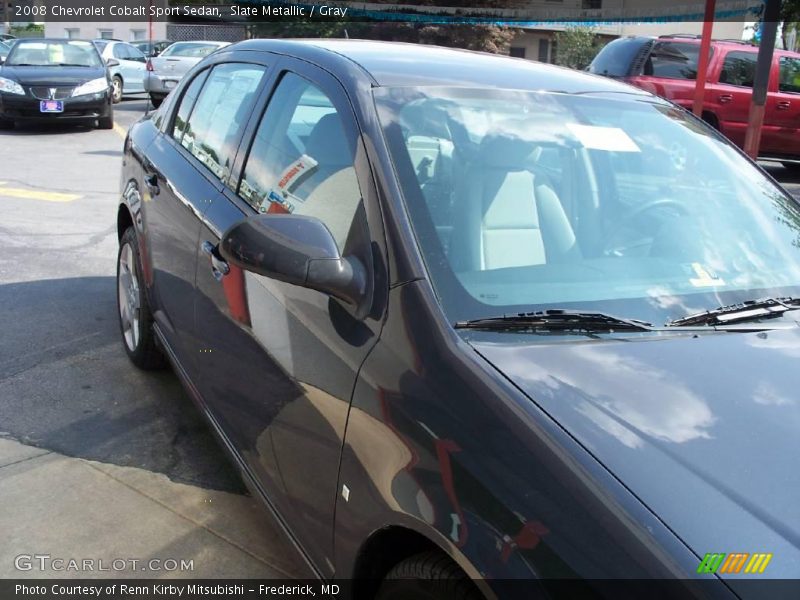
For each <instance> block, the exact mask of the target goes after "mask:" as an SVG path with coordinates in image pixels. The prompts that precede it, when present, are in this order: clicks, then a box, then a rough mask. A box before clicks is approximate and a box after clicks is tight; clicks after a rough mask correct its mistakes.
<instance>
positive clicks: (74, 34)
mask: <svg viewBox="0 0 800 600" xmlns="http://www.w3.org/2000/svg"><path fill="white" fill-rule="evenodd" d="M64 35H65V36H66V37H67V39H70V40H75V39H78V38H79V37H81V30H80V29H78V28H77V27H67V28H66V29H64Z"/></svg>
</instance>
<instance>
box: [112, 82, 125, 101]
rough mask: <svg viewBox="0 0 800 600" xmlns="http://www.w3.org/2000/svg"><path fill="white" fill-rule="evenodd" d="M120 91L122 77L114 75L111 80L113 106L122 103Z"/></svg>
mask: <svg viewBox="0 0 800 600" xmlns="http://www.w3.org/2000/svg"><path fill="white" fill-rule="evenodd" d="M122 90H123V85H122V77H120V76H119V75H114V77H112V78H111V101H112V102H113V103H114V104H119V103H120V102H122Z"/></svg>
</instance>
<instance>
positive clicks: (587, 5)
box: [581, 0, 603, 10]
mask: <svg viewBox="0 0 800 600" xmlns="http://www.w3.org/2000/svg"><path fill="white" fill-rule="evenodd" d="M581 8H582V9H583V10H599V9H601V8H603V0H582V2H581Z"/></svg>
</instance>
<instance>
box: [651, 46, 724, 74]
mask: <svg viewBox="0 0 800 600" xmlns="http://www.w3.org/2000/svg"><path fill="white" fill-rule="evenodd" d="M713 53H714V49H713V47H712V48H711V49H710V51H709V55H708V56H709V58H711V56H712V55H713ZM699 55H700V44H692V43H689V42H667V41H663V42H656V43H655V45H654V46H653V51H652V52H651V53H650V57H649V58H648V59H647V61H646V62H645V65H644V72H643V74H644V75H652V76H653V77H664V78H666V79H697V63H698V58H699Z"/></svg>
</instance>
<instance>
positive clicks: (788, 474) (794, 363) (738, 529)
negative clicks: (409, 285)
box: [465, 327, 800, 578]
mask: <svg viewBox="0 0 800 600" xmlns="http://www.w3.org/2000/svg"><path fill="white" fill-rule="evenodd" d="M465 337H466V339H467V340H468V341H469V342H470V344H471V345H472V346H473V347H474V348H475V349H476V350H477V351H478V352H479V353H480V354H481V355H482V356H483V357H484V358H486V359H487V360H488V361H489V362H490V363H491V364H492V365H494V367H495V368H497V369H498V370H500V371H501V372H502V373H504V374H505V375H506V377H507V378H508V379H510V380H511V382H513V383H514V384H515V385H516V386H517V387H518V388H519V389H521V390H522V391H523V392H524V393H525V394H526V395H527V396H528V397H529V398H530V399H531V400H532V401H533V402H535V403H536V404H537V405H538V406H539V407H541V408H542V409H543V410H544V411H545V412H547V413H548V414H549V415H550V416H551V417H552V418H553V419H555V420H556V421H557V422H558V423H560V425H561V426H562V427H564V428H565V429H566V430H567V431H568V432H569V433H570V434H571V435H572V436H573V437H575V438H576V439H577V440H578V441H579V442H580V443H581V444H582V445H583V446H584V447H585V448H586V449H587V450H588V451H589V452H591V453H592V454H593V455H594V456H595V457H596V458H597V459H598V460H599V461H600V462H602V463H603V464H604V465H605V466H606V467H607V468H608V469H609V470H610V471H611V472H612V473H613V474H614V475H615V476H616V477H618V478H619V479H620V480H621V482H622V483H623V484H624V485H625V486H627V487H628V488H629V489H630V490H631V491H632V493H633V494H635V495H636V496H638V498H639V499H640V500H641V501H642V502H643V503H644V504H646V505H647V506H648V507H650V509H651V510H652V511H653V512H654V513H656V514H657V515H658V516H659V517H660V518H661V519H663V520H664V521H665V523H666V524H667V526H668V527H670V528H671V529H672V530H673V531H674V532H675V533H676V535H678V536H679V537H680V538H681V539H682V540H683V541H684V542H685V543H686V544H687V545H688V546H689V547H690V548H691V549H692V550H693V551H694V552H695V553H696V554H697V555H698V556H700V557H702V556H704V555H705V554H706V553H709V552H724V553H733V552H748V553H755V552H771V553H773V558H772V560H771V562H770V563H769V565H768V568H767V569H766V570H765V572H764V574H763V575H761V576H762V577H784V578H788V577H793V578H796V577H798V576H800V368H798V367H800V328H797V327H792V328H791V329H782V330H775V331H764V332H760V333H755V332H752V333H741V332H737V333H730V332H728V333H722V332H720V333H711V334H703V335H699V336H697V337H692V336H691V335H681V336H676V337H671V338H667V339H663V338H661V339H649V340H648V341H621V340H620V341H617V340H612V341H594V342H593V341H585V342H584V341H575V342H566V343H542V341H543V339H542V338H541V337H539V336H534V337H531V336H530V334H528V337H526V335H525V334H508V333H485V332H469V333H467V334H465ZM561 339H562V340H564V339H565V338H561ZM581 339H582V338H576V340H581ZM742 576H744V575H740V577H742ZM744 577H751V578H752V576H744Z"/></svg>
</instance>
